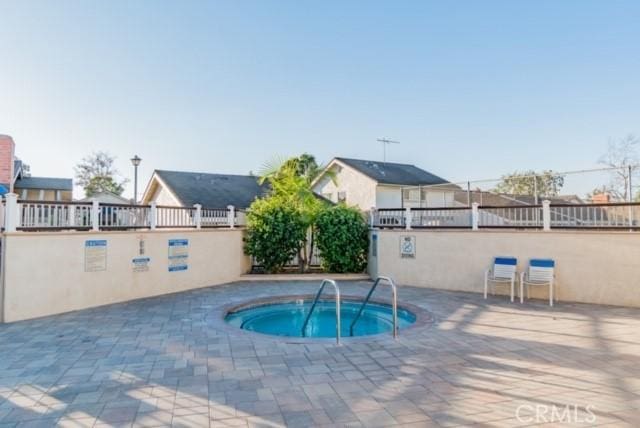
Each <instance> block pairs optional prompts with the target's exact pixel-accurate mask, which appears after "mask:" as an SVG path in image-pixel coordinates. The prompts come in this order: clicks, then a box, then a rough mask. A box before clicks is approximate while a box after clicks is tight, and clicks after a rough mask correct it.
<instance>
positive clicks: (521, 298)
mask: <svg viewBox="0 0 640 428" xmlns="http://www.w3.org/2000/svg"><path fill="white" fill-rule="evenodd" d="M523 303H524V273H522V274H521V275H520V304H523Z"/></svg>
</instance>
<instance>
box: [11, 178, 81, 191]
mask: <svg viewBox="0 0 640 428" xmlns="http://www.w3.org/2000/svg"><path fill="white" fill-rule="evenodd" d="M14 187H15V188H16V189H44V190H68V191H71V190H73V180H72V179H70V178H49V177H22V178H19V179H17V180H16V181H15V183H14Z"/></svg>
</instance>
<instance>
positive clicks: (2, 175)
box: [0, 135, 16, 192]
mask: <svg viewBox="0 0 640 428" xmlns="http://www.w3.org/2000/svg"><path fill="white" fill-rule="evenodd" d="M15 148H16V145H15V143H14V142H13V138H11V137H10V136H8V135H0V184H3V185H5V186H6V187H7V189H9V192H13V161H14V159H15V156H14V153H15Z"/></svg>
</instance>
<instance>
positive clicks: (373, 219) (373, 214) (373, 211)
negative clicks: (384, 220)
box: [369, 207, 376, 228]
mask: <svg viewBox="0 0 640 428" xmlns="http://www.w3.org/2000/svg"><path fill="white" fill-rule="evenodd" d="M375 225H376V207H371V209H370V210H369V227H371V228H373V227H374V226H375Z"/></svg>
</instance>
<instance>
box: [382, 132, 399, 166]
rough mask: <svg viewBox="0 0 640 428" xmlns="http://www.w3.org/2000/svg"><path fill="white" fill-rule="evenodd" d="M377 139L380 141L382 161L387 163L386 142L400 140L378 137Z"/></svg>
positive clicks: (390, 142)
mask: <svg viewBox="0 0 640 428" xmlns="http://www.w3.org/2000/svg"><path fill="white" fill-rule="evenodd" d="M377 141H379V142H381V143H382V161H383V162H384V163H387V144H400V141H393V140H389V139H388V138H378V139H377Z"/></svg>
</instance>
